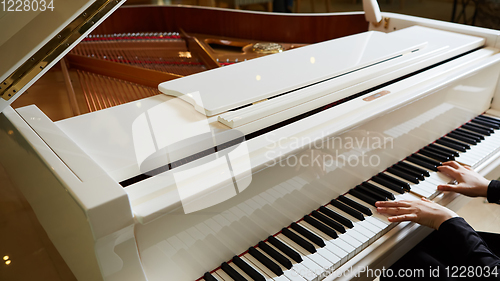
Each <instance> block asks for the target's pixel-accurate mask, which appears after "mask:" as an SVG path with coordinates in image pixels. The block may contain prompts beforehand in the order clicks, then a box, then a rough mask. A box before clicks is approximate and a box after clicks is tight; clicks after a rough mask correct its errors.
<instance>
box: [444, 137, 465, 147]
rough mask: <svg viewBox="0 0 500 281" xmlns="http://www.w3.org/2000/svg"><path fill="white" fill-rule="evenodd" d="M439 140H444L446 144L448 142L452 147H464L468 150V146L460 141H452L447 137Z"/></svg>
mask: <svg viewBox="0 0 500 281" xmlns="http://www.w3.org/2000/svg"><path fill="white" fill-rule="evenodd" d="M440 139H441V140H444V141H447V142H450V143H452V144H454V145H461V146H463V147H465V149H470V145H468V144H466V143H464V142H461V141H458V140H454V139H452V138H449V137H442V138H440Z"/></svg>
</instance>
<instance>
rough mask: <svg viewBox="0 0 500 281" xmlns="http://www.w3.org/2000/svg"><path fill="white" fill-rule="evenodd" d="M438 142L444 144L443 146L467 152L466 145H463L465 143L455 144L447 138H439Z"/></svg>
mask: <svg viewBox="0 0 500 281" xmlns="http://www.w3.org/2000/svg"><path fill="white" fill-rule="evenodd" d="M436 143H439V144H440V145H443V146H445V147H448V148H450V149H455V150H458V151H460V152H466V151H467V149H465V146H463V145H456V144H453V143H451V142H449V141H446V140H443V139H437V140H436Z"/></svg>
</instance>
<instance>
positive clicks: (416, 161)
mask: <svg viewBox="0 0 500 281" xmlns="http://www.w3.org/2000/svg"><path fill="white" fill-rule="evenodd" d="M406 160H408V161H409V162H412V163H414V164H417V165H419V166H421V167H424V168H426V169H429V170H431V171H434V172H437V171H438V169H437V166H436V165H432V164H429V163H427V162H425V161H422V160H420V159H417V158H415V157H413V156H409V157H407V158H406Z"/></svg>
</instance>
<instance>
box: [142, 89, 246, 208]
mask: <svg viewBox="0 0 500 281" xmlns="http://www.w3.org/2000/svg"><path fill="white" fill-rule="evenodd" d="M189 98H190V99H193V100H197V101H198V103H200V104H201V105H202V104H203V103H202V102H201V98H200V95H199V93H198V92H195V93H192V94H190V97H189ZM183 106H184V107H185V106H188V105H187V104H186V103H185V102H184V101H182V100H181V99H180V98H176V99H170V100H168V101H165V102H163V103H161V104H159V105H156V106H154V107H152V108H150V109H148V110H147V111H145V112H144V113H142V114H140V115H139V116H138V117H137V118H136V119H135V120H134V122H133V123H132V135H133V140H134V149H135V153H136V158H137V164H138V166H139V167H140V169H141V172H142V173H143V174H147V175H156V174H155V173H154V172H153V171H154V170H155V169H157V168H159V167H166V168H163V169H164V170H168V169H170V168H176V169H175V170H174V171H173V173H172V175H173V178H174V181H175V184H176V188H177V191H178V193H179V197H180V200H181V203H182V207H183V209H184V213H186V214H189V213H193V212H196V211H199V210H203V209H205V208H208V207H211V206H213V205H217V204H219V203H221V202H224V201H226V200H228V199H229V198H231V197H234V196H236V195H237V194H238V192H237V190H236V188H237V189H238V191H239V192H242V191H243V190H245V188H247V187H248V186H249V185H250V183H251V181H252V172H251V164H250V158H249V156H248V148H247V146H246V143H245V142H244V137H243V135H242V134H241V133H237V131H235V130H229V131H226V132H223V133H219V134H217V135H213V133H212V132H211V130H210V126H209V123H208V120H207V118H206V116H204V115H203V114H200V113H198V112H195V111H191V114H185V113H186V112H185V108H184V107H183ZM166 122H168V124H166ZM235 140H236V141H237V142H238V143H236V144H233V146H231V147H226V148H225V149H221V150H220V151H218V152H217V153H215V152H216V150H215V147H217V148H218V147H219V146H221V145H224V144H225V143H227V142H233V141H235ZM205 151H208V152H211V155H209V156H207V158H202V159H199V160H198V161H196V160H195V161H193V162H190V163H189V164H186V163H185V162H186V160H182V161H183V164H184V165H181V166H180V167H178V166H177V165H178V164H175V163H176V162H174V161H175V160H178V159H183V158H184V157H186V156H192V155H196V154H197V153H200V152H205ZM214 158H215V160H214ZM188 161H189V160H188ZM166 164H169V165H170V166H166ZM235 184H236V186H235Z"/></svg>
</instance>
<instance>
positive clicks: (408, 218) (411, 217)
mask: <svg viewBox="0 0 500 281" xmlns="http://www.w3.org/2000/svg"><path fill="white" fill-rule="evenodd" d="M388 220H389V221H390V222H401V221H416V220H417V215H416V214H406V215H399V216H392V217H389V218H388Z"/></svg>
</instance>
